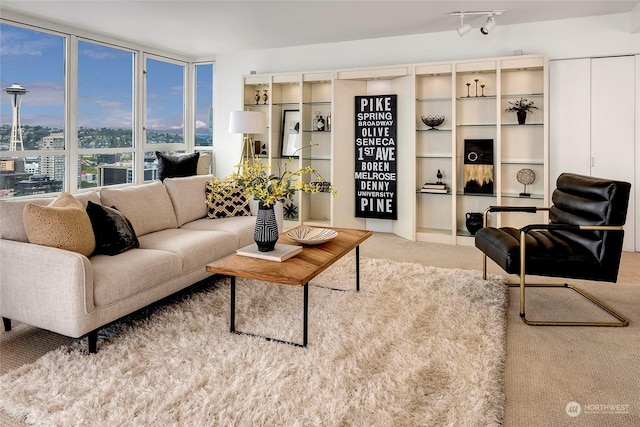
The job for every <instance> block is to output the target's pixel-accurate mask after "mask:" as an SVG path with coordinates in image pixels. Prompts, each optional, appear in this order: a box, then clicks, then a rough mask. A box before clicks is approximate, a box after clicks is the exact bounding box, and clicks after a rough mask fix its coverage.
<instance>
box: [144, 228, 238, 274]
mask: <svg viewBox="0 0 640 427" xmlns="http://www.w3.org/2000/svg"><path fill="white" fill-rule="evenodd" d="M140 248H141V249H158V250H162V251H167V252H172V253H174V254H176V255H178V256H179V257H180V258H181V259H182V273H189V272H191V271H193V270H196V269H204V267H205V265H207V264H208V263H210V262H212V261H214V260H216V259H218V258H222V257H224V256H226V255H229V254H230V253H233V252H234V251H235V250H236V249H237V248H238V236H237V235H236V234H234V233H227V232H225V231H209V232H206V233H204V232H202V231H195V230H185V229H184V228H175V229H168V230H162V231H157V232H155V233H150V234H146V235H144V236H142V237H140Z"/></svg>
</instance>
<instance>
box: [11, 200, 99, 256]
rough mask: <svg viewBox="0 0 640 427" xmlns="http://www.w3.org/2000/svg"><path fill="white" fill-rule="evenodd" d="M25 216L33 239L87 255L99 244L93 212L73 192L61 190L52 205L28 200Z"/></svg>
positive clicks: (34, 241) (29, 233) (30, 237)
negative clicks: (90, 217)
mask: <svg viewBox="0 0 640 427" xmlns="http://www.w3.org/2000/svg"><path fill="white" fill-rule="evenodd" d="M23 219H24V229H25V231H26V232H27V237H28V238H29V242H30V243H35V244H37V245H43V246H51V247H54V248H60V249H66V250H68V251H73V252H78V253H81V254H82V255H85V256H90V255H91V254H92V253H93V250H94V249H95V247H96V238H95V235H94V233H93V228H92V227H91V220H89V215H88V214H87V212H86V211H85V210H84V206H82V203H80V202H79V201H78V200H77V199H76V198H75V197H73V196H72V195H71V194H69V193H66V192H63V193H61V194H60V195H59V196H58V197H57V198H56V199H55V200H54V201H52V202H51V203H50V204H49V205H48V206H41V205H36V204H34V203H27V204H26V205H25V206H24V211H23Z"/></svg>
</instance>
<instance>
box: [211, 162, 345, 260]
mask: <svg viewBox="0 0 640 427" xmlns="http://www.w3.org/2000/svg"><path fill="white" fill-rule="evenodd" d="M292 163H293V159H292V158H289V159H288V160H287V161H286V162H285V163H284V165H283V166H284V171H282V172H280V173H278V174H274V173H271V172H270V167H269V165H266V164H264V163H262V162H261V161H260V159H246V160H244V161H243V162H242V164H240V165H238V170H237V171H235V172H233V173H232V174H231V175H229V176H227V177H225V178H223V179H222V180H219V179H217V178H215V179H213V180H211V181H210V182H209V186H210V187H211V188H212V189H213V191H212V192H211V193H209V194H208V195H207V200H206V202H207V203H212V202H213V199H214V198H216V199H224V198H226V197H229V196H230V195H231V194H232V193H233V192H234V191H237V189H238V188H241V189H242V190H243V193H244V195H245V197H247V198H253V199H254V200H257V201H258V216H257V218H256V227H255V231H254V236H253V237H254V240H255V241H256V244H257V245H258V250H259V251H260V252H270V251H272V250H274V248H275V244H276V241H277V240H278V224H277V222H276V219H275V212H274V210H273V207H274V206H275V204H276V202H285V201H287V200H291V199H292V198H293V195H294V194H295V192H296V191H303V192H305V193H319V192H321V191H328V192H331V193H333V194H334V195H335V190H334V189H333V186H331V184H329V185H328V187H327V186H326V184H327V182H326V181H324V179H323V178H322V176H321V175H320V174H319V173H318V171H316V170H315V169H314V168H312V167H311V166H305V167H302V168H300V169H298V170H290V169H289V168H288V166H289V165H290V164H292ZM305 175H308V176H310V177H314V178H315V182H307V181H305V180H304V179H303V178H304V176H305Z"/></svg>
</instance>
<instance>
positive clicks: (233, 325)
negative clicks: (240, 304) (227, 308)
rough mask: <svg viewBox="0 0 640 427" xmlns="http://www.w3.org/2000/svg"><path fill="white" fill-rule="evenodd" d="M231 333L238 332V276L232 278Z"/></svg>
mask: <svg viewBox="0 0 640 427" xmlns="http://www.w3.org/2000/svg"><path fill="white" fill-rule="evenodd" d="M229 332H231V333H235V332H236V276H231V317H230V321H229Z"/></svg>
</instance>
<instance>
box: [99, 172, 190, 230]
mask: <svg viewBox="0 0 640 427" xmlns="http://www.w3.org/2000/svg"><path fill="white" fill-rule="evenodd" d="M100 199H101V200H102V204H103V205H104V206H116V207H117V208H118V210H119V211H120V212H122V213H123V214H124V216H126V217H127V218H128V219H129V221H131V225H133V229H134V231H135V232H136V235H137V236H138V237H140V236H143V235H145V234H147V233H152V232H154V231H159V230H164V229H167V228H176V227H178V221H177V220H176V214H175V212H174V211H173V204H171V198H169V194H168V193H167V190H166V188H165V186H164V185H162V183H161V182H160V181H153V182H151V183H149V184H140V185H132V186H127V187H117V188H110V187H106V188H103V189H102V190H100Z"/></svg>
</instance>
